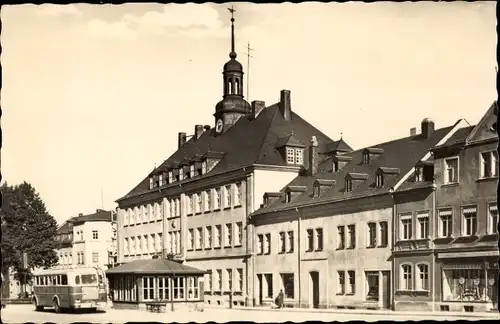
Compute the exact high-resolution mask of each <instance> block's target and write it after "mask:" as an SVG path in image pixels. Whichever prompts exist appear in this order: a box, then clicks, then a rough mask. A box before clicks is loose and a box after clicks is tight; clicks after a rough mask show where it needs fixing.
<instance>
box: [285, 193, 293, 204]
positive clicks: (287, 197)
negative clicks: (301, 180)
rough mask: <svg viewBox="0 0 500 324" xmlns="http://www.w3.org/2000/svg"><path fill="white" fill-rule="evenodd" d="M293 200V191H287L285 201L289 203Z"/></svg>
mask: <svg viewBox="0 0 500 324" xmlns="http://www.w3.org/2000/svg"><path fill="white" fill-rule="evenodd" d="M291 201H292V193H291V192H287V193H286V195H285V202H286V203H289V202H291Z"/></svg>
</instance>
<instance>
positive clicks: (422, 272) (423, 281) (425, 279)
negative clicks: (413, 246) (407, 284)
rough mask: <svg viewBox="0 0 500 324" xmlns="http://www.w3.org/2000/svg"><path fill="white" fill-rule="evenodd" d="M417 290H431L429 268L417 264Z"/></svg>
mask: <svg viewBox="0 0 500 324" xmlns="http://www.w3.org/2000/svg"><path fill="white" fill-rule="evenodd" d="M416 288H417V290H429V266H428V265H427V264H423V263H421V264H417V285H416Z"/></svg>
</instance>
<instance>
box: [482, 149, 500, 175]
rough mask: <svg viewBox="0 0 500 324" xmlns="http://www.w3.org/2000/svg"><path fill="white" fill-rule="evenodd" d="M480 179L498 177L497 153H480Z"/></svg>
mask: <svg viewBox="0 0 500 324" xmlns="http://www.w3.org/2000/svg"><path fill="white" fill-rule="evenodd" d="M480 171H481V175H480V177H481V178H491V177H498V152H497V151H491V152H484V153H481V169H480Z"/></svg>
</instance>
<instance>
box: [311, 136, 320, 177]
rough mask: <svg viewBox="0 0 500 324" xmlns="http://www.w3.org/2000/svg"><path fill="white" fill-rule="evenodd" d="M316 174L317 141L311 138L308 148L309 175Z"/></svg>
mask: <svg viewBox="0 0 500 324" xmlns="http://www.w3.org/2000/svg"><path fill="white" fill-rule="evenodd" d="M316 173H318V140H317V139H316V136H313V137H311V145H310V146H309V175H314V174H316Z"/></svg>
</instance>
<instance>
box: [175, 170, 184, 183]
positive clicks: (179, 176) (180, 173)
mask: <svg viewBox="0 0 500 324" xmlns="http://www.w3.org/2000/svg"><path fill="white" fill-rule="evenodd" d="M182 179H184V169H183V168H179V175H178V176H177V181H182Z"/></svg>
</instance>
